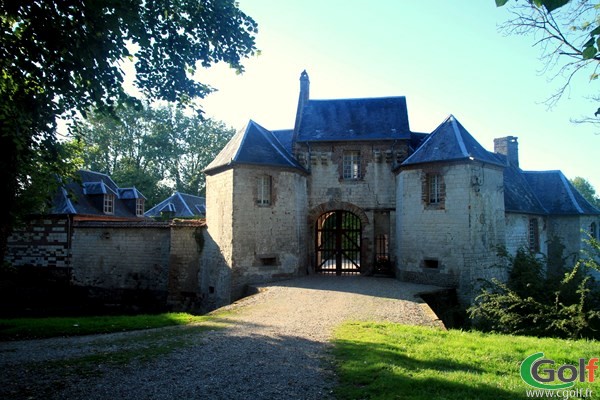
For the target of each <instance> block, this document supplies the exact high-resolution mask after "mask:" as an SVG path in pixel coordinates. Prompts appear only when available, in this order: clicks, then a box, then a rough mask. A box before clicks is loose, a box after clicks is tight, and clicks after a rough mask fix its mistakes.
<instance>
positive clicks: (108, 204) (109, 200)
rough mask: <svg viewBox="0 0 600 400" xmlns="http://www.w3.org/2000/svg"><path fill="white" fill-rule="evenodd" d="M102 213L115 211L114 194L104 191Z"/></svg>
mask: <svg viewBox="0 0 600 400" xmlns="http://www.w3.org/2000/svg"><path fill="white" fill-rule="evenodd" d="M103 211H104V214H114V213H115V195H114V194H112V193H106V194H105V195H104V207H103Z"/></svg>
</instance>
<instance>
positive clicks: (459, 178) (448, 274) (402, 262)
mask: <svg viewBox="0 0 600 400" xmlns="http://www.w3.org/2000/svg"><path fill="white" fill-rule="evenodd" d="M428 173H435V174H439V176H441V177H442V179H443V181H444V185H445V194H444V199H443V203H441V204H428V202H427V199H424V198H423V196H422V193H423V185H424V183H423V181H424V180H425V179H426V178H425V177H426V175H427V174H428ZM502 179H503V176H502V170H501V169H500V168H498V167H489V166H486V165H482V164H480V163H477V162H472V163H455V164H452V163H451V164H439V165H435V164H434V165H427V166H426V167H425V168H411V169H407V170H403V171H401V172H400V174H399V175H398V184H397V199H398V200H397V208H398V218H397V220H396V222H397V225H398V227H397V232H398V239H397V240H398V263H397V271H398V276H399V277H400V278H401V279H405V280H411V281H417V282H421V283H433V284H437V285H441V286H457V287H458V286H460V287H461V288H463V292H464V294H465V295H468V294H469V293H470V291H471V288H472V287H474V286H476V284H477V282H476V281H477V279H480V278H489V277H492V276H498V274H499V271H498V269H497V265H498V260H497V258H496V254H497V247H498V246H503V245H505V228H506V225H505V221H504V211H503V193H502V191H501V190H498V188H501V187H502ZM500 276H501V275H500Z"/></svg>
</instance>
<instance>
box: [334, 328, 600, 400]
mask: <svg viewBox="0 0 600 400" xmlns="http://www.w3.org/2000/svg"><path fill="white" fill-rule="evenodd" d="M333 352H334V355H335V358H336V361H337V363H336V365H337V366H336V368H337V373H338V376H339V380H340V385H339V387H338V388H337V390H336V395H337V397H338V398H339V399H428V400H429V399H461V400H462V399H490V400H491V399H494V400H496V399H526V398H527V396H526V390H528V389H534V388H532V387H530V386H528V385H527V384H525V383H524V382H523V381H522V379H521V377H520V374H519V367H520V364H521V362H522V361H523V360H524V359H525V358H526V357H527V356H529V355H532V354H534V353H538V352H544V356H545V358H548V359H552V360H554V361H555V362H556V364H555V365H554V366H552V367H553V368H554V369H555V370H556V368H558V366H560V365H563V364H572V365H575V366H577V365H578V360H579V358H585V359H586V360H588V359H590V358H593V357H598V356H600V344H599V343H598V342H595V341H586V340H580V341H570V340H558V339H538V338H532V337H522V336H509V335H494V334H484V333H477V332H465V331H460V330H449V331H444V330H441V329H437V328H428V327H416V326H405V325H398V324H391V323H365V322H360V323H358V322H348V323H346V324H344V325H342V326H341V327H339V328H338V329H337V331H336V332H335V339H334V349H333ZM545 368H549V366H548V365H545ZM596 375H598V376H600V372H599V371H597V372H596ZM596 386H598V384H597V383H589V382H586V383H577V384H576V386H575V387H574V389H580V388H581V389H582V392H583V393H585V390H586V389H588V390H589V389H591V390H592V391H593V392H594V396H593V397H588V398H596V395H597V394H598V395H600V386H598V387H596ZM596 391H597V392H598V393H597V394H596V393H595V392H596ZM553 392H556V391H553ZM572 393H573V392H571V394H572ZM565 394H566V393H564V392H561V393H560V395H563V396H562V398H564V397H565V396H564V395H565ZM544 398H546V397H544Z"/></svg>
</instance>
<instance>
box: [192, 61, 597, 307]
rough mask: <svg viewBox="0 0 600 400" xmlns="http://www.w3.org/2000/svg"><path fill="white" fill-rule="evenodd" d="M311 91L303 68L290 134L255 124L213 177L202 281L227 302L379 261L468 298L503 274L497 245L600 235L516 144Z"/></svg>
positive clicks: (555, 174)
mask: <svg viewBox="0 0 600 400" xmlns="http://www.w3.org/2000/svg"><path fill="white" fill-rule="evenodd" d="M309 86H310V84H309V80H308V74H306V72H303V73H302V75H301V77H300V94H299V100H298V111H297V114H296V118H295V123H294V128H293V129H290V130H285V131H268V130H267V129H265V128H263V127H261V126H260V125H258V124H256V123H255V122H254V121H250V123H249V124H248V126H247V127H246V128H245V129H244V130H242V131H240V132H239V133H238V134H237V135H236V136H235V137H234V138H233V139H232V140H231V141H230V142H229V143H228V145H227V146H226V147H225V149H224V150H223V151H222V152H221V153H220V154H219V155H218V156H217V157H216V158H215V160H213V162H212V163H211V164H210V165H209V166H208V167H207V169H206V171H205V172H206V174H207V176H208V177H207V224H208V232H207V233H208V241H210V242H211V243H213V246H212V249H213V250H214V252H212V253H211V255H210V257H209V258H210V259H206V264H203V265H204V266H203V268H205V272H203V273H204V274H205V276H207V277H208V281H210V283H209V285H210V286H211V287H213V289H214V290H215V292H218V293H219V295H218V296H217V295H215V296H216V298H219V302H221V303H222V304H224V303H226V302H227V301H232V300H235V299H236V298H237V297H239V296H240V295H241V294H242V293H243V291H244V288H245V287H246V286H248V285H251V284H253V283H258V282H265V281H272V280H276V279H282V278H287V277H291V276H295V275H297V274H305V273H309V274H310V273H315V272H319V271H322V270H323V266H324V265H327V266H330V265H335V268H336V269H335V270H334V271H336V273H339V271H341V270H344V271H348V270H347V269H343V268H340V267H339V265H340V263H344V265H346V266H347V265H351V268H355V269H356V270H357V271H359V272H360V273H362V274H365V275H370V274H373V273H376V272H377V271H379V269H378V267H379V265H380V260H382V259H383V260H385V261H386V262H387V263H388V264H390V265H391V266H392V267H393V268H392V270H393V272H394V273H395V275H396V276H397V277H398V278H399V279H404V280H410V281H417V282H422V283H428V284H436V285H440V286H447V287H454V288H457V289H458V293H459V296H460V298H461V299H462V300H463V301H465V302H466V301H468V300H469V299H471V298H472V297H473V295H474V294H475V293H476V290H477V288H478V285H479V283H480V282H481V280H482V279H490V278H493V277H495V278H500V279H504V278H505V277H506V274H507V267H506V265H504V263H502V260H501V259H500V258H499V256H498V254H499V253H498V250H499V249H500V248H505V249H507V250H508V251H509V253H511V254H514V253H515V252H516V251H517V250H518V249H519V248H528V249H530V250H531V251H534V252H536V253H538V254H540V255H541V254H547V253H553V252H557V250H558V247H557V244H556V243H559V242H560V243H562V244H561V245H564V246H565V251H566V252H572V253H579V251H580V250H581V249H582V238H583V237H584V236H585V234H584V233H582V231H581V229H584V230H585V231H590V230H592V229H593V228H592V227H593V226H596V227H597V226H599V225H600V220H599V216H600V211H598V210H596V209H595V208H593V207H592V206H591V205H590V204H589V203H587V202H586V201H585V200H584V199H583V198H582V197H581V196H580V195H579V194H578V193H577V192H576V190H575V189H574V188H573V187H572V186H571V185H570V183H569V182H568V181H567V179H566V178H565V177H564V175H562V173H560V171H542V172H539V173H538V172H527V171H523V170H521V169H520V167H519V155H518V140H517V138H516V137H514V136H507V137H503V138H498V139H496V140H494V152H490V151H487V150H486V149H485V148H483V147H482V146H481V145H480V144H479V143H478V142H477V141H476V140H475V138H474V137H473V136H471V135H470V133H469V132H467V131H466V129H465V128H464V127H463V126H462V125H461V124H460V123H459V122H458V121H457V120H456V119H455V118H454V117H453V116H450V117H449V118H448V119H447V120H446V121H444V122H443V123H442V124H441V125H440V126H439V127H438V128H437V129H436V130H434V131H433V132H432V133H428V134H425V133H415V132H412V131H410V129H409V126H408V114H407V110H406V101H405V99H404V98H403V97H390V98H377V99H334V100H312V99H310V96H309ZM261 177H266V178H267V181H268V182H269V183H268V186H269V190H270V192H269V193H270V194H269V196H270V197H269V200H268V201H267V202H266V203H265V204H262V203H261V202H263V201H265V200H264V190H265V182H266V181H265V180H264V179H262V178H261ZM346 215H351V216H354V219H352V221H353V222H351V223H348V222H347V221H346V222H343V221H344V220H343V218H344V216H346ZM334 217H335V218H334ZM339 220H342V223H341V224H340V223H339ZM335 221H338V222H335ZM594 223H595V224H596V225H593V224H594ZM344 224H349V225H344ZM356 226H358V230H357V229H356ZM596 231H597V228H596ZM555 238H558V239H559V240H558V241H556V240H555ZM357 242H360V243H357ZM553 246H554V247H553ZM355 251H358V252H359V253H360V254H359V255H358V256H356V255H354V253H353V252H355ZM323 260H325V261H323ZM344 268H345V267H344ZM351 268H350V269H351ZM209 271H210V272H209ZM219 271H220V272H219ZM324 272H331V271H329V270H328V271H324ZM351 272H352V271H351ZM201 282H206V279H204V278H202V279H201ZM217 282H220V283H217ZM215 285H219V287H218V288H217V286H215Z"/></svg>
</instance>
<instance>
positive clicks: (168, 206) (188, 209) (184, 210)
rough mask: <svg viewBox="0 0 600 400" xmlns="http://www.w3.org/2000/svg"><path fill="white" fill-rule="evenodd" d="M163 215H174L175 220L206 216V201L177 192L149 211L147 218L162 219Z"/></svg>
mask: <svg viewBox="0 0 600 400" xmlns="http://www.w3.org/2000/svg"><path fill="white" fill-rule="evenodd" d="M161 213H172V214H170V215H169V216H170V217H173V218H177V217H179V218H193V217H200V216H204V215H206V199H205V198H204V197H199V196H194V195H191V194H186V193H180V192H175V193H173V195H172V196H171V197H169V198H167V199H165V200H163V201H161V202H160V203H158V204H157V205H155V206H154V207H152V208H151V209H149V210H148V211H146V212H145V214H144V215H145V216H146V217H160V216H161Z"/></svg>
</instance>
